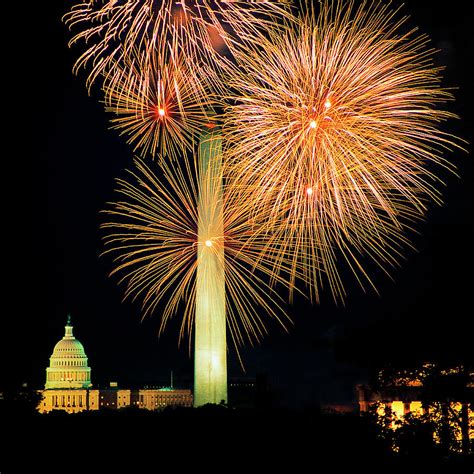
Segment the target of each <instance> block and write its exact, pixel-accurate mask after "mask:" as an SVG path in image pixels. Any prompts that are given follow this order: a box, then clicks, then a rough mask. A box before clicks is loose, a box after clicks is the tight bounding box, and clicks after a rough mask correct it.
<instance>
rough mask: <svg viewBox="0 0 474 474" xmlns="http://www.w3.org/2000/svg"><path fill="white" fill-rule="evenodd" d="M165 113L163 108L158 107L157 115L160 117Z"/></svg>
mask: <svg viewBox="0 0 474 474" xmlns="http://www.w3.org/2000/svg"><path fill="white" fill-rule="evenodd" d="M165 114H166V112H165V109H162V108H160V109H158V115H159V116H160V117H164V116H165Z"/></svg>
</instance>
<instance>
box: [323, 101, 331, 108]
mask: <svg viewBox="0 0 474 474" xmlns="http://www.w3.org/2000/svg"><path fill="white" fill-rule="evenodd" d="M331 105H332V104H331V101H330V100H329V99H327V100H326V102H324V107H325V108H326V109H329V108H330V107H331Z"/></svg>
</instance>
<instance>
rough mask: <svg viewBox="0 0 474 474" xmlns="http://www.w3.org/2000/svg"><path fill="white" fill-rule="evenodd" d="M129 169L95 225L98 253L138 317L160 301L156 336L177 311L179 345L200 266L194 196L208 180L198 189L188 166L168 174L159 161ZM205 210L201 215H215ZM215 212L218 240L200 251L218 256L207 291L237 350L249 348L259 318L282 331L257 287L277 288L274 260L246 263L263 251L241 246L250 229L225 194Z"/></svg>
mask: <svg viewBox="0 0 474 474" xmlns="http://www.w3.org/2000/svg"><path fill="white" fill-rule="evenodd" d="M135 165H136V171H134V172H130V173H129V179H127V180H118V194H119V195H120V200H118V201H117V202H115V203H113V204H111V205H110V206H109V209H108V210H107V211H106V213H107V215H108V216H109V218H110V222H108V223H106V224H104V225H103V228H104V229H105V231H106V236H105V243H106V247H107V250H106V252H105V253H111V254H112V255H114V256H115V260H114V261H115V269H114V270H113V272H112V274H118V275H121V280H120V282H121V283H125V284H126V291H125V298H132V299H141V300H142V301H143V309H144V317H145V316H146V315H147V314H151V313H153V312H154V311H155V310H156V307H157V305H158V304H159V302H160V301H166V304H165V305H163V306H164V309H163V312H162V316H161V328H160V331H163V330H164V328H165V327H166V325H167V323H168V321H169V319H170V318H171V317H172V316H173V315H175V314H176V313H178V311H179V309H180V308H181V306H184V315H183V320H182V325H181V331H180V339H181V338H182V337H183V336H184V335H185V334H186V333H191V332H192V327H193V322H194V310H195V307H194V305H195V300H196V271H197V267H198V265H199V259H200V256H199V253H198V247H199V242H198V225H199V224H198V223H199V222H200V220H202V219H203V217H200V216H199V215H198V207H197V206H198V202H197V199H198V196H199V195H200V193H201V194H202V190H201V191H199V190H200V188H202V187H203V186H204V187H206V186H208V187H209V185H206V180H207V179H208V178H207V177H206V176H203V177H201V184H199V182H198V179H197V176H198V173H197V170H196V169H194V167H195V165H191V164H189V162H187V161H185V160H183V161H182V162H181V164H177V163H173V166H169V165H167V163H166V161H165V160H162V165H161V166H159V165H157V164H151V165H150V166H148V165H146V164H145V162H143V161H141V160H139V159H137V160H136V162H135ZM155 168H156V171H158V174H159V175H160V176H159V177H158V176H157V175H156V173H155ZM210 188H211V189H212V188H213V189H217V188H216V187H215V186H214V187H213V186H210ZM216 192H218V191H217V190H216ZM215 199H218V198H217V196H211V195H209V196H207V198H206V202H208V201H213V200H215ZM211 204H212V203H209V206H208V207H207V208H208V209H209V210H212V209H214V208H215V205H214V206H211ZM222 204H223V205H222V209H223V211H222V212H223V223H224V234H223V235H214V236H213V237H212V246H207V247H205V250H206V251H212V252H217V253H219V252H221V251H222V249H223V251H224V274H225V282H222V281H216V282H214V283H215V285H217V286H220V285H223V284H225V289H226V312H227V325H228V328H229V332H230V335H231V338H232V340H233V342H234V344H235V346H236V347H238V346H240V345H241V344H243V343H244V342H245V341H248V342H251V343H252V342H256V341H258V340H260V339H261V337H262V336H263V335H264V334H266V329H265V324H264V319H263V318H262V314H266V315H269V316H270V317H273V318H275V319H276V320H277V321H279V323H280V324H281V325H282V326H283V327H286V326H287V324H289V319H288V317H287V316H286V315H285V313H284V311H283V309H282V307H281V304H282V300H281V299H280V298H279V297H278V295H277V294H276V293H275V291H274V290H273V289H272V288H270V286H269V285H268V284H267V283H266V282H265V280H267V279H268V278H271V279H273V280H276V281H277V282H279V283H285V282H284V280H283V278H282V277H281V275H279V274H274V273H273V270H272V265H271V264H269V263H268V260H270V261H271V259H272V258H276V257H275V256H273V257H272V255H271V254H269V259H268V260H266V261H265V262H262V263H255V262H254V259H255V256H257V255H260V254H261V252H262V247H263V246H264V245H266V244H265V242H263V241H258V240H255V239H254V240H253V241H252V242H249V237H251V236H252V235H253V225H254V223H253V221H252V220H250V219H249V218H248V214H247V213H246V209H245V206H243V205H242V204H241V203H239V202H235V201H232V195H230V196H227V192H226V188H224V197H223V203H222ZM209 240H211V239H209ZM201 244H203V243H202V242H201ZM204 246H206V242H204V245H201V247H204ZM208 247H209V248H208ZM280 258H281V257H280ZM283 264H284V262H283ZM208 281H209V282H212V281H213V279H212V278H209V279H208ZM285 284H287V283H285ZM262 310H263V312H262Z"/></svg>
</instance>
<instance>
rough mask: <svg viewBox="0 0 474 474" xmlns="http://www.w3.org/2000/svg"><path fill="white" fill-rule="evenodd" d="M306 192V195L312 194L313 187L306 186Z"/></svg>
mask: <svg viewBox="0 0 474 474" xmlns="http://www.w3.org/2000/svg"><path fill="white" fill-rule="evenodd" d="M306 194H307V195H308V196H312V195H313V188H308V189H307V190H306Z"/></svg>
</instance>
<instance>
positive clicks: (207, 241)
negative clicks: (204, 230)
mask: <svg viewBox="0 0 474 474" xmlns="http://www.w3.org/2000/svg"><path fill="white" fill-rule="evenodd" d="M204 243H205V244H206V247H212V240H206V242H204Z"/></svg>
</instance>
